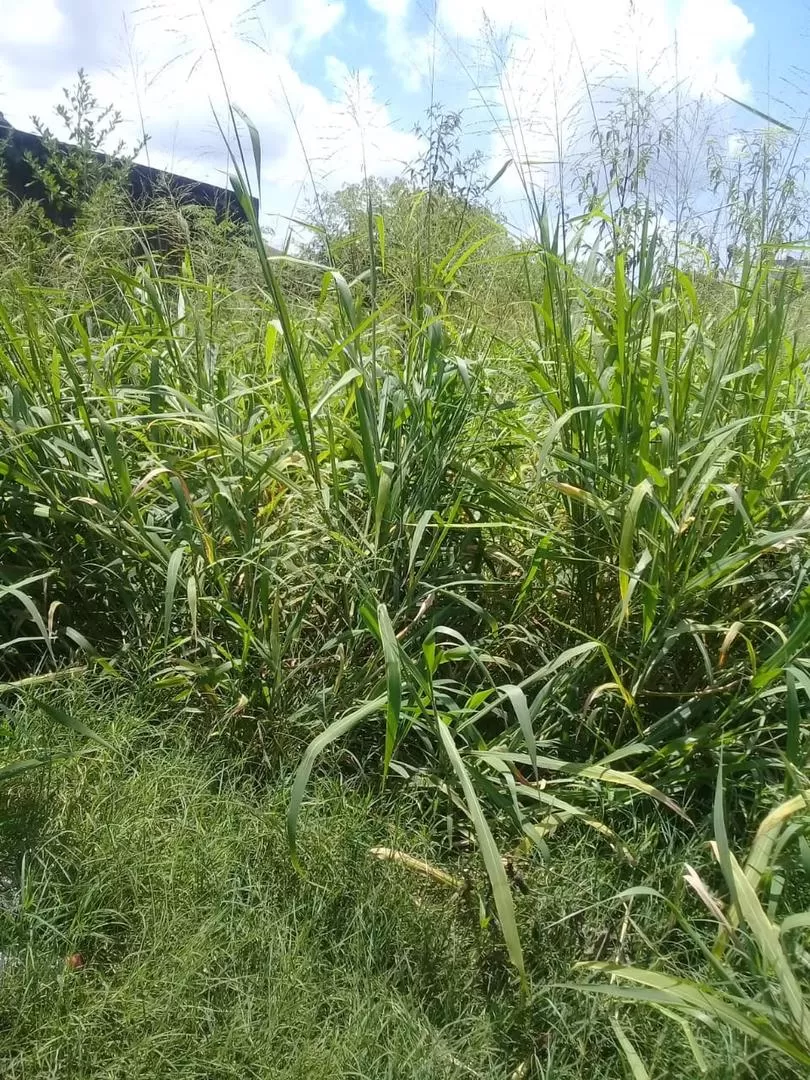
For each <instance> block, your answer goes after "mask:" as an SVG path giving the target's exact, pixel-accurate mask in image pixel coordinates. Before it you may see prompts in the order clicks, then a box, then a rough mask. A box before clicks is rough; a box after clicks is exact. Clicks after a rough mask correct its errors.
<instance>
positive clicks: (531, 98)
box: [0, 0, 810, 221]
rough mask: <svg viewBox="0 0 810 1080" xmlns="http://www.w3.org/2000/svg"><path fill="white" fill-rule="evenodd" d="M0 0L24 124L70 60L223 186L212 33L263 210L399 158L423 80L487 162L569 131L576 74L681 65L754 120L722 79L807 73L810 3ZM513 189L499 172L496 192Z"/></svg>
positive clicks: (426, 95) (779, 99)
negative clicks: (258, 146)
mask: <svg viewBox="0 0 810 1080" xmlns="http://www.w3.org/2000/svg"><path fill="white" fill-rule="evenodd" d="M0 10H1V11H2V19H0V110H2V111H3V112H4V113H5V114H6V116H7V117H8V118H9V119H10V120H11V121H12V122H13V123H15V124H16V125H17V126H18V127H30V116H31V114H38V115H40V116H42V117H43V118H44V119H48V120H50V119H52V116H53V105H54V103H55V102H56V101H57V100H58V97H59V93H60V88H61V87H62V86H64V85H65V84H67V83H70V82H71V80H72V78H73V77H74V75H75V71H76V69H77V68H78V67H79V66H80V65H82V66H84V67H85V68H86V69H87V71H88V72H89V74H90V75H91V77H92V78H93V82H94V86H95V88H96V90H97V94H98V97H99V98H100V99H101V100H103V101H105V102H106V101H115V103H116V104H117V106H118V107H119V108H120V109H121V110H122V112H123V113H124V115H125V117H126V132H125V133H126V134H127V135H128V136H129V138H130V139H132V140H135V139H136V138H137V135H138V131H139V128H140V124H141V122H140V118H141V117H142V118H143V126H144V127H145V129H146V131H147V132H148V133H149V134H150V136H151V139H150V143H149V157H150V161H151V163H152V164H157V165H159V166H161V167H165V168H171V169H173V170H175V171H178V172H183V173H186V174H188V175H193V176H196V177H199V178H201V179H209V180H212V181H214V182H220V183H221V182H224V173H225V168H226V158H225V154H224V152H223V148H222V145H221V140H220V137H219V134H218V132H217V128H216V124H215V122H214V120H213V116H212V109H217V110H221V109H222V104H223V90H222V84H221V80H220V78H219V73H218V69H217V65H216V64H215V62H214V58H213V55H212V49H211V39H212V38H213V41H214V43H215V45H216V49H217V53H218V57H219V61H220V63H221V65H222V68H223V71H224V75H225V80H226V82H227V85H228V88H229V91H230V93H231V95H232V97H233V99H234V100H235V101H236V102H237V103H238V104H240V105H241V106H242V107H243V108H244V109H246V110H247V111H248V112H249V113H250V115H251V116H252V118H253V119H254V121H255V123H256V125H257V127H258V128H259V130H260V132H261V134H262V141H263V170H262V173H263V175H262V190H263V205H264V212H265V214H266V215H267V220H268V221H270V220H271V215H272V214H273V213H279V214H292V213H295V212H296V210H297V209H298V208H300V207H301V206H302V205H303V203H304V202H305V200H306V196H307V191H308V183H309V170H310V169H311V170H312V173H313V174H314V176H315V178H316V181H317V183H318V184H319V185H321V186H323V187H325V188H334V187H337V186H340V185H341V184H343V183H346V182H348V181H350V180H355V179H359V178H360V177H361V175H362V172H363V169H364V167H365V169H367V171H368V172H370V173H374V174H378V175H388V176H391V175H395V174H396V172H397V171H398V170H399V169H400V168H401V165H402V163H403V162H404V161H409V160H413V159H414V158H415V157H416V156H417V155H418V154H419V152H420V148H421V146H420V140H419V139H418V137H417V136H416V135H414V133H413V127H414V124H415V123H416V122H417V121H418V120H419V119H420V117H422V116H423V114H424V110H425V108H426V106H427V105H428V104H429V102H430V100H431V97H433V98H434V99H436V100H439V101H441V102H442V103H443V104H445V105H447V106H449V107H454V108H460V109H463V110H464V111H465V117H466V119H467V122H468V125H469V128H470V131H471V132H472V133H473V134H471V136H470V143H471V145H476V146H478V147H479V148H480V149H481V150H482V151H483V152H484V154H485V155H486V157H487V159H488V161H489V162H490V165H491V168H492V170H493V172H494V170H495V169H497V168H498V166H499V165H500V164H501V163H502V162H503V161H504V160H505V159H506V158H507V157H509V156H510V155H511V156H514V157H516V158H522V159H523V160H529V161H533V162H537V161H543V160H547V159H548V158H549V157H550V156H551V155H552V148H553V145H556V142H555V140H559V139H560V138H562V140H563V141H565V142H566V145H567V146H573V145H574V144H575V140H576V137H577V136H576V132H577V131H578V130H580V127H581V125H582V123H583V115H584V114H583V109H584V108H585V106H584V104H583V103H584V102H585V101H586V100H587V97H588V95H587V94H586V93H585V90H586V82H587V85H588V86H589V87H590V90H591V96H592V97H595V98H596V99H597V100H600V94H601V95H603V96H604V94H605V93H607V92H608V91H607V90H603V88H604V87H605V86H610V87H611V88H612V92H615V89H616V87H617V86H620V85H622V83H623V82H631V83H639V84H641V85H644V86H645V87H647V88H649V89H655V90H656V91H658V92H659V93H660V94H661V95H663V97H664V98H666V94H667V92H669V93H670V94H672V92H673V91H672V87H673V86H675V84H676V79H677V85H678V88H679V89H678V95H679V100H680V102H681V103H682V104H692V105H693V104H694V103H695V102H697V101H698V100H701V101H703V102H705V103H706V106H707V108H710V109H714V110H715V113H716V114H717V117H718V119H716V120H713V121H712V122H713V123H717V124H719V127H720V129H721V130H722V131H723V132H725V133H726V134H730V132H731V131H732V130H733V128H734V125H735V124H745V123H749V124H750V123H751V122H752V121H751V119H750V117H748V116H747V115H746V114H745V113H744V112H742V111H741V110H733V109H728V108H727V107H725V106H722V103H723V102H724V101H725V99H724V98H723V94H729V95H731V96H732V97H736V98H739V99H742V100H746V101H748V102H750V103H752V104H755V105H757V106H758V107H760V108H764V109H766V110H768V111H772V112H773V114H774V115H777V116H780V117H788V118H789V119H791V121H792V122H794V121H795V120H796V118H797V117H799V118H800V117H801V116H802V114H803V112H804V111H805V110H806V109H807V98H806V95H805V90H804V87H805V86H806V87H808V88H810V72H807V73H804V74H802V73H801V72H800V71H798V70H797V69H800V68H801V66H802V65H803V64H804V63H805V59H804V57H805V53H807V51H808V50H807V45H808V41H810V37H808V35H810V4H808V2H806V0H0ZM676 43H677V47H676ZM807 64H808V67H809V68H810V59H808V61H807ZM790 83H792V85H790ZM597 107H599V106H597ZM713 115H714V114H713ZM578 125H580V127H578ZM304 151H306V158H305V153H304ZM566 152H567V151H566ZM307 160H308V162H309V164H308V165H307ZM513 171H514V170H513ZM540 182H542V169H540ZM510 184H511V187H510ZM516 188H517V177H516V176H513V177H512V178H511V179H510V178H509V176H508V175H507V177H506V178H505V180H504V182H503V191H502V197H503V200H504V203H505V205H506V206H507V207H508V206H509V200H510V197H516V195H517V191H516Z"/></svg>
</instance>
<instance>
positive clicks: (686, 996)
mask: <svg viewBox="0 0 810 1080" xmlns="http://www.w3.org/2000/svg"><path fill="white" fill-rule="evenodd" d="M720 775H721V776H722V774H720ZM808 805H810V804H809V803H808V799H807V796H806V794H802V795H797V796H795V797H794V798H793V799H791V800H789V801H788V802H785V803H782V804H781V805H780V806H777V807H775V808H774V809H773V810H771V812H770V813H769V814H768V816H767V817H766V818H765V820H764V821H763V822H762V824H761V826H760V828H759V830H758V831H757V836H756V839H755V843H754V846H753V847H752V849H751V852H750V854H749V856H748V859H747V860H746V863H745V866H744V867H742V866H740V864H739V863H738V862H737V859H736V858H735V856H734V855H733V853H732V852H731V850H730V849H729V846H728V839H727V837H726V828H725V822H724V820H723V796H722V785H721V779H720V777H719V778H718V788H717V800H716V809H715V821H716V830H717V835H716V841H715V851H716V854H717V858H718V861H719V862H720V866H721V868H722V871H723V877H724V878H725V884H726V888H727V889H728V893H729V898H730V899H729V903H728V904H727V905H721V903H720V901H718V900H717V899H716V898H715V897H714V896H713V895H712V893H711V891H710V889H709V888H708V886H707V885H706V883H705V882H704V881H703V879H702V878H701V877H700V875H699V874H697V872H696V871H695V870H694V869H693V868H692V867H690V866H687V867H686V874H685V875H684V877H685V880H686V881H687V883H688V884H689V885H690V886H691V887H692V888H693V889H694V890H695V892H696V893H697V895H698V897H699V898H700V899H701V901H702V902H703V903H704V904H705V906H706V907H707V909H708V911H709V914H710V915H711V917H712V918H713V919H716V920H717V923H718V939H717V943H716V945H715V947H714V949H713V950H711V951H710V950H709V949H708V948H707V947H706V946H705V945H704V944H703V943H702V941H701V937H700V932H699V930H698V928H697V927H696V926H695V927H692V926H690V925H689V924H688V923H687V922H686V920H685V919H684V917H683V915H682V914H681V913H680V912H678V913H677V916H678V919H679V921H681V922H682V923H683V925H684V928H685V929H686V930H687V931H688V933H689V934H690V936H691V937H692V938H693V939H694V940H695V941H696V942H697V943H698V944H699V945H700V947H701V948H702V950H703V952H704V954H705V958H706V961H707V965H706V966H707V967H708V970H709V973H710V975H711V976H712V977H713V978H712V982H709V979H708V978H707V979H706V980H705V981H702V982H696V981H693V980H691V979H684V978H681V977H678V976H673V975H668V974H665V973H662V972H661V971H659V970H653V969H647V968H638V967H631V966H627V965H621V964H610V963H598V964H586V965H584V966H585V968H586V969H587V970H593V971H600V972H603V973H606V974H609V975H610V976H611V982H610V983H609V984H608V983H590V984H587V985H585V986H584V987H583V989H584V990H586V991H587V992H589V993H603V994H607V995H608V996H610V997H615V998H617V999H619V1000H622V1001H638V1002H642V1003H646V1004H649V1005H651V1006H652V1007H653V1008H656V1009H659V1010H660V1011H661V1012H662V1013H663V1014H664V1015H667V1016H676V1017H682V1018H683V1021H682V1022H683V1024H684V1031H685V1032H686V1034H687V1037H688V1038H689V1042H690V1044H691V1045H692V1046H694V1047H696V1046H697V1043H696V1040H695V1037H694V1034H693V1033H692V1032H691V1029H690V1028H689V1027H688V1026H687V1025H688V1024H689V1023H690V1022H692V1023H694V1022H700V1023H704V1024H711V1025H726V1026H727V1027H730V1028H733V1029H734V1030H736V1031H737V1032H739V1033H741V1034H742V1035H743V1036H744V1037H745V1038H746V1040H747V1041H748V1042H749V1043H750V1044H751V1046H752V1047H755V1048H757V1049H759V1050H762V1051H765V1052H769V1053H774V1052H775V1053H776V1054H777V1055H780V1056H781V1057H782V1059H783V1062H784V1064H785V1065H786V1066H788V1063H790V1064H792V1065H793V1066H795V1067H796V1069H797V1073H796V1075H804V1073H805V1071H806V1069H807V1066H808V1065H810V987H808V984H807V979H806V978H805V974H806V965H805V963H804V960H805V956H806V952H805V949H804V947H803V946H802V945H801V944H800V941H801V937H802V934H803V933H805V932H806V930H807V927H808V926H810V912H807V911H804V912H800V913H797V914H793V915H788V916H787V917H786V918H785V919H783V920H782V922H781V923H779V922H777V921H776V909H777V907H778V905H779V900H780V894H781V892H782V889H783V887H784V885H785V873H784V870H783V869H782V868H781V867H779V866H778V865H777V864H776V862H775V857H776V856H777V855H783V854H784V851H785V849H786V848H787V847H788V846H789V845H791V844H795V846H796V847H799V846H801V848H802V851H806V850H807V840H806V835H805V834H806V828H799V827H797V826H796V825H793V826H791V827H790V828H789V829H787V830H786V829H785V826H786V825H787V823H788V822H789V821H790V818H791V817H792V816H794V815H796V814H797V813H800V812H804V813H805V814H806V812H807V809H808ZM764 882H765V883H767V885H766V887H767V888H768V890H769V892H770V896H771V900H770V903H769V904H768V907H767V910H766V908H765V907H763V904H762V902H761V901H760V899H759V896H758V893H759V891H760V889H761V887H762V885H763V883H764ZM631 891H632V890H631ZM724 907H725V911H724ZM714 982H720V983H721V986H720V987H716V986H715V985H712V983H714ZM628 983H629V984H630V985H629V986H628V985H626V984H628ZM698 1063H700V1058H699V1057H698ZM798 1067H802V1070H803V1071H802V1072H801V1074H800V1073H799V1072H798Z"/></svg>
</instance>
